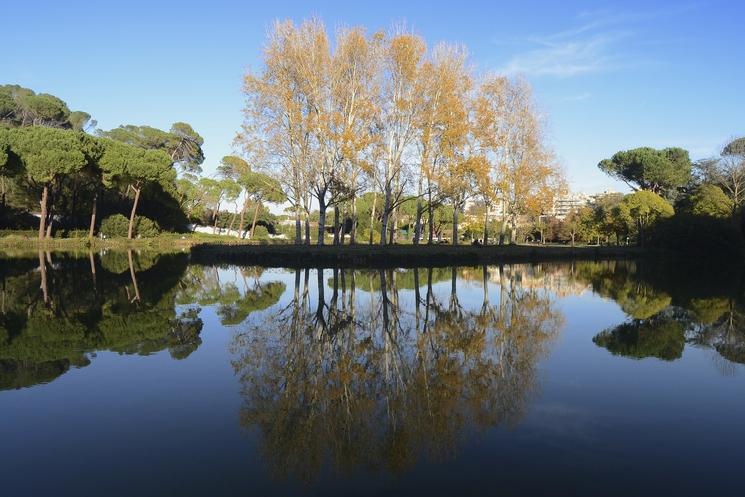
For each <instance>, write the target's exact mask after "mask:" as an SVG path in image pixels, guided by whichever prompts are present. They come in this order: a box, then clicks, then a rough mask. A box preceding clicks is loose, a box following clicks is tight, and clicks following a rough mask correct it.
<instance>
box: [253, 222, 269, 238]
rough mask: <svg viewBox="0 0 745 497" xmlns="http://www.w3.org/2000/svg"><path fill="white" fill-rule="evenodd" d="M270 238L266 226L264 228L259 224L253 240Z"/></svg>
mask: <svg viewBox="0 0 745 497" xmlns="http://www.w3.org/2000/svg"><path fill="white" fill-rule="evenodd" d="M267 238H269V230H267V229H266V226H262V225H260V224H257V225H256V227H255V228H254V234H253V239H254V240H262V239H267Z"/></svg>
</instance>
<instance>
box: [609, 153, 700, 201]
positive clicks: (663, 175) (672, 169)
mask: <svg viewBox="0 0 745 497" xmlns="http://www.w3.org/2000/svg"><path fill="white" fill-rule="evenodd" d="M598 167H599V168H600V170H601V171H603V172H604V173H606V174H608V175H609V176H612V177H614V178H616V179H619V180H621V181H623V182H624V183H626V184H627V185H629V186H630V187H631V188H632V189H633V190H634V191H636V190H649V191H651V192H653V193H656V194H657V195H660V196H662V197H665V198H667V199H672V198H674V196H675V194H676V193H677V189H678V188H680V187H682V186H683V185H685V184H687V183H688V181H689V179H690V177H691V160H690V158H689V156H688V151H687V150H683V149H681V148H665V149H662V150H656V149H654V148H650V147H641V148H635V149H633V150H626V151H623V152H618V153H616V154H615V155H614V156H613V157H612V158H610V159H604V160H602V161H600V163H599V164H598Z"/></svg>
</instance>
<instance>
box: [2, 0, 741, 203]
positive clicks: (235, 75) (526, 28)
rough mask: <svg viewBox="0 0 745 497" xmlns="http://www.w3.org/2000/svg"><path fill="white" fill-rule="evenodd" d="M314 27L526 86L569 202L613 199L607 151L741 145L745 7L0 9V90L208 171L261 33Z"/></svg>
mask: <svg viewBox="0 0 745 497" xmlns="http://www.w3.org/2000/svg"><path fill="white" fill-rule="evenodd" d="M311 16H316V17H319V18H321V19H322V20H323V21H324V22H325V23H326V25H327V27H328V28H329V31H334V30H335V29H337V28H339V27H344V26H356V25H362V26H364V27H366V28H367V29H368V30H369V31H370V32H373V31H377V30H380V29H388V28H392V27H395V26H399V25H402V24H403V25H406V26H407V27H408V28H409V29H410V30H412V31H414V32H415V33H417V34H420V35H422V36H423V37H424V38H425V39H426V40H427V42H428V43H429V44H430V46H432V45H434V44H436V43H438V42H449V43H459V44H463V45H464V46H466V47H467V48H468V51H469V53H470V56H471V63H472V65H473V67H474V70H475V71H476V72H477V73H495V72H497V73H505V74H511V75H522V76H524V77H525V78H527V79H528V81H529V82H530V83H531V84H532V85H533V88H534V91H535V96H536V101H537V104H538V107H539V109H540V111H541V113H542V114H543V115H544V116H545V118H546V122H547V128H546V130H547V137H548V141H549V143H550V145H551V147H552V148H553V150H554V151H555V153H556V155H557V157H558V159H559V161H560V163H561V164H562V166H563V167H564V170H565V171H566V174H567V178H568V180H569V184H570V187H571V189H572V190H573V191H575V192H587V193H595V192H600V191H603V190H606V189H612V190H616V191H624V190H625V189H626V188H625V186H624V185H623V184H622V183H619V182H617V181H614V180H612V179H610V178H608V177H607V176H605V175H604V174H603V173H601V172H600V171H599V170H598V168H597V164H598V162H599V161H600V160H602V159H604V158H608V157H610V156H612V155H613V154H614V153H615V152H617V151H618V150H625V149H629V148H635V147H639V146H651V147H656V148H663V147H668V146H679V147H683V148H686V149H688V150H689V151H690V153H691V157H692V158H693V159H698V158H702V157H707V156H710V155H713V154H716V153H718V151H719V150H720V149H721V147H722V146H723V145H724V144H726V142H727V141H728V139H730V138H732V137H734V136H742V135H745V91H743V89H744V88H745V63H743V52H744V49H745V30H744V29H743V28H742V19H743V18H745V0H704V1H691V2H686V1H685V0H681V1H654V2H650V1H636V0H631V1H623V2H621V1H618V2H608V1H573V0H565V1H561V2H556V1H553V0H543V1H530V0H522V1H520V0H513V1H511V2H504V1H497V0H495V1H483V2H475V1H467V0H459V1H449V2H438V1H428V2H418V1H406V0H397V1H382V0H381V1H375V2H356V1H353V0H347V1H340V2H332V1H327V2H310V1H300V0H295V1H284V0H271V1H261V2H255V3H254V2H249V1H244V2H225V1H221V0H210V1H209V2H189V1H186V0H184V1H180V2H160V1H157V0H150V1H147V2H141V1H117V2H109V1H105V0H99V1H96V2H92V1H91V2H80V1H75V0H67V1H64V2H63V1H33V0H25V1H18V0H0V17H2V18H3V20H4V21H3V23H2V24H3V28H2V33H3V38H4V39H5V40H6V41H5V47H6V48H5V49H4V50H3V56H2V60H1V61H0V84H6V83H15V84H20V85H22V86H25V87H28V88H31V89H33V90H34V91H36V92H44V93H52V94H54V95H57V96H59V97H60V98H62V99H63V100H65V101H66V102H67V103H68V105H69V106H70V108H71V109H72V110H84V111H86V112H88V113H90V114H91V115H92V116H93V118H94V119H96V120H97V121H98V126H99V128H101V129H111V128H113V127H116V126H119V125H120V124H147V125H150V126H155V127H159V128H162V129H168V128H169V127H170V125H171V124H172V123H173V122H176V121H186V122H188V123H190V124H192V126H193V127H194V129H195V130H197V132H199V133H200V134H201V135H202V136H203V137H204V139H205V145H204V150H205V154H206V160H205V163H204V169H205V172H206V173H207V174H211V173H213V172H214V171H215V168H216V166H217V165H218V163H219V161H220V159H221V158H222V157H223V156H224V155H227V154H230V153H232V152H233V148H232V141H233V138H234V136H235V133H236V131H237V130H238V129H239V127H240V125H241V122H242V113H241V109H242V107H243V97H242V95H241V82H242V77H243V75H244V74H245V72H246V71H247V70H252V71H259V70H261V50H262V46H263V44H264V40H265V38H266V34H267V31H268V30H269V28H270V27H271V25H272V22H273V21H274V20H277V19H288V18H289V19H293V20H296V21H298V22H299V21H302V20H303V19H306V18H308V17H311Z"/></svg>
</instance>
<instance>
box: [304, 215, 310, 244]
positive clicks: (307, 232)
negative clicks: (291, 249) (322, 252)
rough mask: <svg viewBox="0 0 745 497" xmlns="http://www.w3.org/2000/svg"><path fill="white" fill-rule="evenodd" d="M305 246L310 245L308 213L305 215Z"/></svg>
mask: <svg viewBox="0 0 745 497" xmlns="http://www.w3.org/2000/svg"><path fill="white" fill-rule="evenodd" d="M305 244H306V245H310V219H309V216H308V213H307V212H306V213H305Z"/></svg>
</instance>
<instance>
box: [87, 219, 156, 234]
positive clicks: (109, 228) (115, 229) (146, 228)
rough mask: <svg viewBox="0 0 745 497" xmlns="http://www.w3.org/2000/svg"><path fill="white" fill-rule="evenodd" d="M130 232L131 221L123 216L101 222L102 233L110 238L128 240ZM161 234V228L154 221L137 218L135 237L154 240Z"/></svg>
mask: <svg viewBox="0 0 745 497" xmlns="http://www.w3.org/2000/svg"><path fill="white" fill-rule="evenodd" d="M128 230H129V219H127V217H125V216H123V215H121V214H114V215H112V216H109V217H107V218H106V219H104V220H103V221H102V222H101V229H100V230H99V231H100V233H102V234H103V235H105V236H107V237H108V238H116V237H123V238H126V236H127V232H128ZM159 233H160V227H158V225H157V223H155V221H153V220H152V219H148V218H146V217H144V216H137V217H136V218H135V224H134V236H137V237H140V238H153V237H155V236H158V234H159Z"/></svg>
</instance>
